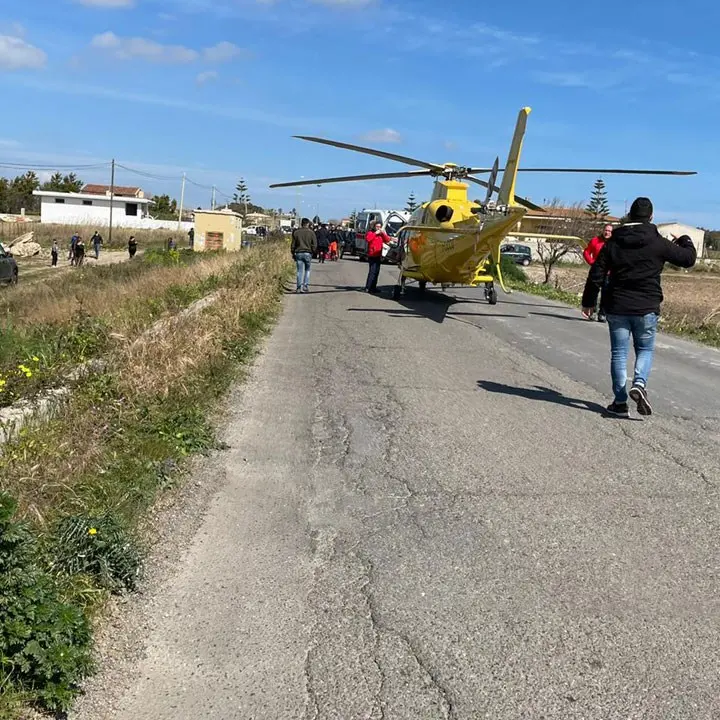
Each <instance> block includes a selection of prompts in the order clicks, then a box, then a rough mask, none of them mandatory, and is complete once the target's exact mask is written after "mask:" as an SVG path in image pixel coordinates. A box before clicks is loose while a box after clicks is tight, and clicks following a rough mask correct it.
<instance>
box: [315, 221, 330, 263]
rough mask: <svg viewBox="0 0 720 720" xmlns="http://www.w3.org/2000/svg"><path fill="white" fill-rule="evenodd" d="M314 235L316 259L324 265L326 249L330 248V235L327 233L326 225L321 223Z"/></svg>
mask: <svg viewBox="0 0 720 720" xmlns="http://www.w3.org/2000/svg"><path fill="white" fill-rule="evenodd" d="M315 235H316V237H317V251H318V258H319V260H320V262H321V263H324V262H325V258H326V256H327V252H328V248H329V247H330V233H329V232H328V229H327V225H325V223H323V224H322V225H321V226H320V227H319V228H318V231H317V233H316V234H315Z"/></svg>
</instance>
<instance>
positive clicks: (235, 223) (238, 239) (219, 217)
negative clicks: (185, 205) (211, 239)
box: [195, 211, 242, 252]
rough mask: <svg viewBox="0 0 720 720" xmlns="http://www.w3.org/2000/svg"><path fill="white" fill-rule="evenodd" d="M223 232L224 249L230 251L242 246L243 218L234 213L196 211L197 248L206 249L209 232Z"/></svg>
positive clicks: (199, 249)
mask: <svg viewBox="0 0 720 720" xmlns="http://www.w3.org/2000/svg"><path fill="white" fill-rule="evenodd" d="M209 232H214V233H222V234H223V249H224V250H228V251H230V252H235V251H237V250H240V248H241V246H242V218H241V217H239V216H237V215H235V214H233V213H223V212H200V211H196V212H195V250H198V251H200V252H202V251H203V250H205V243H206V238H207V233H209Z"/></svg>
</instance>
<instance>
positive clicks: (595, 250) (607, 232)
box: [583, 223, 613, 322]
mask: <svg viewBox="0 0 720 720" xmlns="http://www.w3.org/2000/svg"><path fill="white" fill-rule="evenodd" d="M612 232H613V226H612V225H610V224H609V223H608V224H607V225H605V227H604V228H603V229H602V232H601V233H600V234H599V235H597V236H596V237H594V238H593V239H592V240H591V241H590V242H589V243H588V244H587V247H586V248H585V249H584V250H583V258H584V259H585V262H586V263H587V264H588V265H590V266H592V265H593V263H594V262H595V261H596V260H597V257H598V255H599V254H600V251H601V250H602V249H603V246H604V245H605V243H606V242H607V241H608V240H609V239H610V237H611V236H612ZM607 282H608V281H607V276H605V282H604V283H603V286H602V288H601V289H600V302H599V303H598V305H597V307H596V308H594V310H597V319H598V322H605V319H606V318H605V310H604V306H603V300H604V297H605V290H606V289H607Z"/></svg>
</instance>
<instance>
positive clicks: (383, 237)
mask: <svg viewBox="0 0 720 720" xmlns="http://www.w3.org/2000/svg"><path fill="white" fill-rule="evenodd" d="M389 242H390V238H389V237H388V236H387V234H386V233H384V232H383V229H382V223H380V222H376V223H375V227H374V229H373V230H371V231H370V232H369V233H368V234H367V255H368V265H369V267H368V275H367V280H366V281H365V292H369V293H376V292H378V289H377V283H378V278H379V277H380V263H381V262H382V251H383V243H389Z"/></svg>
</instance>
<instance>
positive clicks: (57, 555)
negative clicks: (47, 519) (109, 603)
mask: <svg viewBox="0 0 720 720" xmlns="http://www.w3.org/2000/svg"><path fill="white" fill-rule="evenodd" d="M51 556H52V558H53V560H52V566H51V567H52V569H53V570H54V571H55V572H61V573H65V574H66V575H89V576H92V578H93V580H94V581H95V584H96V585H97V586H98V587H100V588H103V589H106V590H109V591H110V592H120V591H122V590H135V589H136V588H137V582H138V578H139V576H140V569H141V566H142V561H141V555H140V551H139V549H138V547H137V545H136V543H135V541H134V540H133V538H132V537H131V536H130V534H129V533H128V530H127V528H126V527H125V526H124V525H123V524H122V523H121V522H120V521H119V520H118V519H117V518H116V517H115V516H113V515H112V514H110V513H106V514H105V515H102V516H100V517H87V516H72V515H71V516H68V517H64V518H62V519H61V520H60V521H59V522H58V523H57V527H56V528H55V532H54V533H53V537H52V540H51Z"/></svg>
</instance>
